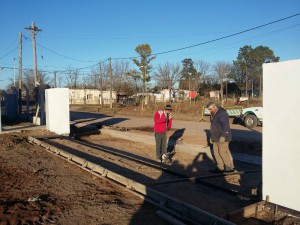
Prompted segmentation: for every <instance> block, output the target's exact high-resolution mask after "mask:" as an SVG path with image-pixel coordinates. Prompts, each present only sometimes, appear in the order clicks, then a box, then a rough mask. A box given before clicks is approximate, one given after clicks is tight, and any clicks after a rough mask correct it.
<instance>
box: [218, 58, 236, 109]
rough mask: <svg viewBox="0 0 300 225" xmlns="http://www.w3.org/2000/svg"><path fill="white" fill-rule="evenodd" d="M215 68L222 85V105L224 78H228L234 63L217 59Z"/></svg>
mask: <svg viewBox="0 0 300 225" xmlns="http://www.w3.org/2000/svg"><path fill="white" fill-rule="evenodd" d="M213 70H214V72H215V74H216V75H217V77H218V78H219V82H220V85H221V88H220V94H221V100H222V106H223V99H224V98H223V90H224V88H223V82H224V79H227V75H228V74H229V73H230V72H231V71H232V64H230V63H227V62H224V61H217V62H216V63H215V64H214V65H213Z"/></svg>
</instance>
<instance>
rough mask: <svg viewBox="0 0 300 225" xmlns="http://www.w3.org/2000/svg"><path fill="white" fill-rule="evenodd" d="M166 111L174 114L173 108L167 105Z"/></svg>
mask: <svg viewBox="0 0 300 225" xmlns="http://www.w3.org/2000/svg"><path fill="white" fill-rule="evenodd" d="M165 111H166V113H171V112H172V106H170V105H166V107H165Z"/></svg>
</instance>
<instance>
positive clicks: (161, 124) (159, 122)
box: [153, 110, 172, 133]
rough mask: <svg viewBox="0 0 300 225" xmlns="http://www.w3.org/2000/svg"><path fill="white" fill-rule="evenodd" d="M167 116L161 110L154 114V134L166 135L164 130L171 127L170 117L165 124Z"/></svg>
mask: <svg viewBox="0 0 300 225" xmlns="http://www.w3.org/2000/svg"><path fill="white" fill-rule="evenodd" d="M166 118H167V114H166V112H165V111H163V110H159V111H157V112H156V113H155V114H154V128H153V130H154V132H157V133H166V130H167V129H166V128H168V129H171V127H172V117H169V118H168V123H167V120H166Z"/></svg>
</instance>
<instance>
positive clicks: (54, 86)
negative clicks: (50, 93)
mask: <svg viewBox="0 0 300 225" xmlns="http://www.w3.org/2000/svg"><path fill="white" fill-rule="evenodd" d="M54 87H55V88H56V87H57V86H56V71H54Z"/></svg>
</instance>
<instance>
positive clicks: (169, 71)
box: [153, 62, 181, 101]
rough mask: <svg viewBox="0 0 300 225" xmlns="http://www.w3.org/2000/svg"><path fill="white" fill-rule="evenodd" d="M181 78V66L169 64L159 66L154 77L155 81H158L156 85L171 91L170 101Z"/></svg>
mask: <svg viewBox="0 0 300 225" xmlns="http://www.w3.org/2000/svg"><path fill="white" fill-rule="evenodd" d="M180 78H181V68H180V64H179V63H176V64H172V63H169V62H166V63H164V64H159V65H158V67H157V72H156V73H154V76H153V79H154V80H155V81H156V85H157V86H158V87H160V88H167V89H168V90H169V96H170V99H169V101H171V96H172V90H174V85H175V84H176V83H177V82H178V81H179V80H180Z"/></svg>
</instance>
